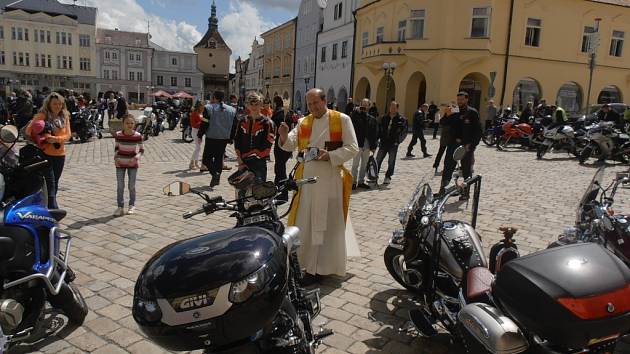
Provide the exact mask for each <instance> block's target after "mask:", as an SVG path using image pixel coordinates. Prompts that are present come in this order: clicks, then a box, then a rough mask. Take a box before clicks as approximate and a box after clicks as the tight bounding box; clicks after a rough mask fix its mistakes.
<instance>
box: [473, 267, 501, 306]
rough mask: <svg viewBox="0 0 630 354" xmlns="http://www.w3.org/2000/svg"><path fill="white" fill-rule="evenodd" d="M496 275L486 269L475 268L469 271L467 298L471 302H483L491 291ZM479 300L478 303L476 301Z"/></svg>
mask: <svg viewBox="0 0 630 354" xmlns="http://www.w3.org/2000/svg"><path fill="white" fill-rule="evenodd" d="M493 280H494V275H493V274H492V273H491V272H490V270H488V268H486V267H475V268H473V269H471V270H469V271H468V275H467V276H466V298H467V299H468V301H469V302H482V301H480V299H481V298H483V297H485V295H486V293H487V292H489V291H490V288H491V286H492V281H493ZM475 300H477V301H475Z"/></svg>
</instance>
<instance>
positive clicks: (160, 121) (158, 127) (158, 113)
mask: <svg viewBox="0 0 630 354" xmlns="http://www.w3.org/2000/svg"><path fill="white" fill-rule="evenodd" d="M153 112H154V113H153V114H155V121H153V125H152V127H151V134H152V135H153V136H158V135H160V133H161V132H163V131H164V125H166V124H167V123H165V122H166V112H165V111H164V110H163V109H155V108H154V109H153Z"/></svg>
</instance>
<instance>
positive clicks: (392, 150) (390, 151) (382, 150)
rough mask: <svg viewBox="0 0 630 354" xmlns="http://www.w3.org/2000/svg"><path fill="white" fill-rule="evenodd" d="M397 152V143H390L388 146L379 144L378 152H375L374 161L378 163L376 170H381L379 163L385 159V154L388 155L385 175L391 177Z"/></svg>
mask: <svg viewBox="0 0 630 354" xmlns="http://www.w3.org/2000/svg"><path fill="white" fill-rule="evenodd" d="M397 154H398V145H392V146H389V147H383V146H380V147H379V148H378V153H377V154H376V163H377V164H378V171H379V173H380V172H381V164H382V163H383V160H385V155H389V159H388V160H387V172H385V177H388V178H391V177H392V176H393V175H394V168H395V167H396V155H397Z"/></svg>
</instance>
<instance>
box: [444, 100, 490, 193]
mask: <svg viewBox="0 0 630 354" xmlns="http://www.w3.org/2000/svg"><path fill="white" fill-rule="evenodd" d="M457 106H458V107H457V109H456V110H455V114H451V116H450V117H449V120H448V123H449V124H448V125H452V126H453V129H454V131H453V136H454V138H455V143H454V144H453V141H451V142H450V143H451V144H449V145H448V146H447V149H446V160H445V161H444V173H442V183H441V186H440V194H442V193H443V192H444V189H445V188H446V186H447V185H448V184H449V182H450V180H451V178H452V176H453V172H454V171H455V167H456V165H457V163H456V162H455V160H454V159H453V153H454V152H455V149H456V148H457V147H458V146H459V145H463V146H464V148H465V150H466V154H465V155H464V158H463V159H462V160H461V166H462V175H463V177H464V179H466V178H469V177H472V168H473V165H474V163H475V149H476V148H477V145H479V141H481V135H482V134H483V131H482V128H481V120H480V118H479V112H477V110H476V109H474V108H473V107H470V106H469V105H468V93H467V92H465V91H461V92H459V93H458V94H457ZM451 113H452V111H451ZM468 194H469V193H468V190H466V191H465V192H464V193H463V194H462V195H461V197H460V200H467V199H468Z"/></svg>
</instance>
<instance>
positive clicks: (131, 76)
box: [129, 71, 136, 81]
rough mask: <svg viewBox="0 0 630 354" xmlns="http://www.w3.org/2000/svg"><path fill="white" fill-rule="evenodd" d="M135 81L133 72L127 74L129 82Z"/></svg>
mask: <svg viewBox="0 0 630 354" xmlns="http://www.w3.org/2000/svg"><path fill="white" fill-rule="evenodd" d="M135 79H136V75H135V73H134V72H133V71H130V72H129V81H134V80H135Z"/></svg>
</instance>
